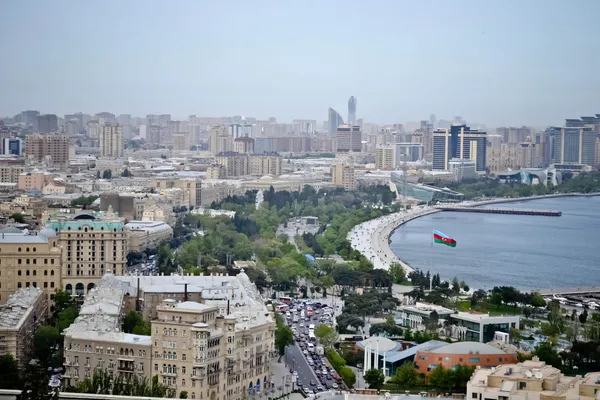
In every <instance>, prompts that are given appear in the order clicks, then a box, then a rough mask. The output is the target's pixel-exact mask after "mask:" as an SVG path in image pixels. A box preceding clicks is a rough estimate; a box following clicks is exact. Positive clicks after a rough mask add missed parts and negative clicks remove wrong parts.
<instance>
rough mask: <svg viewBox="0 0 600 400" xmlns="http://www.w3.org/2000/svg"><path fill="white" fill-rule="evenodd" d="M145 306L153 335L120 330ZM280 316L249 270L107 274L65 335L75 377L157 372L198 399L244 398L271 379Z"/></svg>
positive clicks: (71, 378) (70, 376)
mask: <svg viewBox="0 0 600 400" xmlns="http://www.w3.org/2000/svg"><path fill="white" fill-rule="evenodd" d="M131 309H137V310H139V311H141V312H142V314H143V316H144V318H147V319H149V320H151V322H152V332H151V336H142V335H132V334H126V333H122V332H121V331H120V322H121V317H122V316H123V315H124V314H125V313H126V312H127V310H131ZM274 332H275V321H274V318H273V315H272V313H271V312H269V311H268V310H267V308H266V306H265V305H264V302H263V301H262V299H261V297H260V294H259V293H258V290H257V289H256V287H255V286H254V284H252V283H251V282H250V279H249V278H248V276H247V275H246V274H245V273H244V272H243V271H242V272H241V273H240V274H238V275H237V276H177V275H175V276H153V277H150V276H122V277H115V276H112V275H110V274H107V275H105V276H104V277H103V278H102V279H101V280H100V281H99V282H98V286H97V287H96V288H94V289H92V291H91V293H89V294H88V295H87V296H86V299H85V302H84V305H83V307H82V309H81V312H80V314H79V317H78V318H77V319H76V320H75V323H74V324H72V325H71V326H70V327H69V328H67V329H66V330H65V331H64V335H65V365H66V372H65V374H64V376H65V380H66V383H67V384H71V385H74V384H77V383H78V382H80V381H81V380H83V379H85V378H86V377H90V376H91V374H92V371H94V370H95V369H96V368H104V369H107V370H109V371H110V372H112V373H113V374H114V375H117V376H118V375H124V376H131V375H133V374H136V375H138V376H140V377H145V378H147V379H149V380H150V379H152V378H153V377H154V376H158V379H159V382H161V383H163V384H165V385H167V386H169V388H171V389H173V390H175V391H176V397H179V395H180V393H181V392H183V391H186V392H187V393H188V396H189V397H190V398H192V399H194V398H195V399H213V400H242V399H243V398H246V397H247V396H248V393H249V392H250V393H251V394H253V393H255V392H259V391H261V390H262V389H264V388H265V387H271V384H272V382H271V371H270V359H271V357H272V356H273V355H274V354H275V349H274Z"/></svg>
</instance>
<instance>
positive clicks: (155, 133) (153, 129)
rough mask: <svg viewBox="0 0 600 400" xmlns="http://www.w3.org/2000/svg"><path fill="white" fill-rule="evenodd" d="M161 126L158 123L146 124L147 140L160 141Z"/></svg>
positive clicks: (150, 141)
mask: <svg viewBox="0 0 600 400" xmlns="http://www.w3.org/2000/svg"><path fill="white" fill-rule="evenodd" d="M161 129H162V128H161V127H160V126H158V125H147V126H146V141H147V142H148V143H160V141H161V140H160V136H161Z"/></svg>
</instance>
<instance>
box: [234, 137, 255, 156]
mask: <svg viewBox="0 0 600 400" xmlns="http://www.w3.org/2000/svg"><path fill="white" fill-rule="evenodd" d="M233 151H235V152H237V153H242V154H252V153H254V139H252V138H251V137H248V136H242V137H238V138H237V139H234V140H233Z"/></svg>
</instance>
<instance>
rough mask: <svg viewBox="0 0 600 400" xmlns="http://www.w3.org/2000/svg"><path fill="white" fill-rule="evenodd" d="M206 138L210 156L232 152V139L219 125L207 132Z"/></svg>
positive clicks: (224, 128) (225, 129)
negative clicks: (207, 138)
mask: <svg viewBox="0 0 600 400" xmlns="http://www.w3.org/2000/svg"><path fill="white" fill-rule="evenodd" d="M208 137H209V145H210V147H209V150H210V152H211V154H213V155H217V154H219V153H223V152H229V151H232V150H233V137H232V136H231V135H230V134H229V132H228V131H227V128H226V127H224V126H221V125H217V126H213V127H212V128H210V131H208Z"/></svg>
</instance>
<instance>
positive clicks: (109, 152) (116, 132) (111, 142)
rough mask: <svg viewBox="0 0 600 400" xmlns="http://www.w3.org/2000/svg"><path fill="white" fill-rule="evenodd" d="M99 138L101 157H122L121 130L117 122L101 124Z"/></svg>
mask: <svg viewBox="0 0 600 400" xmlns="http://www.w3.org/2000/svg"><path fill="white" fill-rule="evenodd" d="M99 140H100V156H101V157H114V158H118V157H123V132H122V131H121V126H120V125H119V124H105V125H102V127H101V129H100V138H99Z"/></svg>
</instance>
